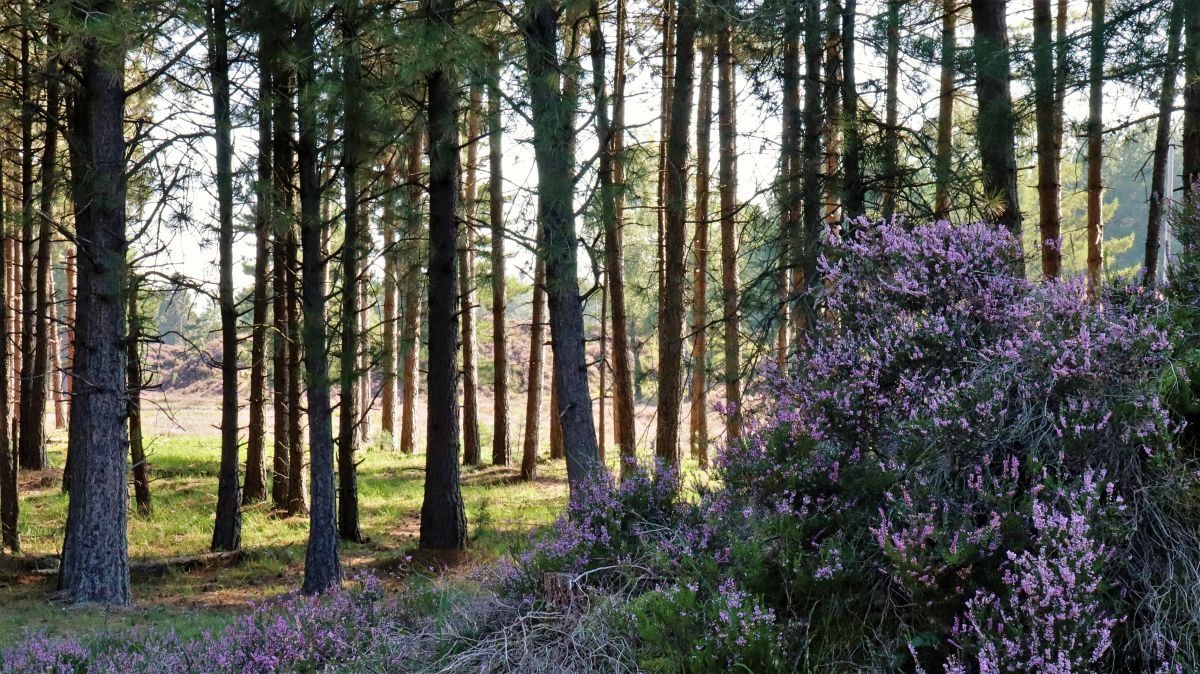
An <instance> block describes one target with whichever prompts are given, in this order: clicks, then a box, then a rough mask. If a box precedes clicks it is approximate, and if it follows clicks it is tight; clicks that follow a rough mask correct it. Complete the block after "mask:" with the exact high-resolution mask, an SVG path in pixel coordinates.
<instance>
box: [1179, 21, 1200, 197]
mask: <svg viewBox="0 0 1200 674" xmlns="http://www.w3.org/2000/svg"><path fill="white" fill-rule="evenodd" d="M1185 25H1186V28H1185V29H1184V30H1185V35H1186V36H1187V41H1186V46H1185V48H1184V52H1183V81H1184V82H1185V85H1184V88H1183V144H1182V145H1183V162H1182V164H1183V166H1182V169H1183V186H1184V199H1186V200H1189V201H1191V200H1193V199H1194V198H1195V197H1194V195H1193V194H1192V188H1193V186H1194V185H1195V184H1196V182H1197V181H1198V180H1200V6H1197V4H1196V3H1194V2H1189V3H1188V11H1187V18H1186V24H1185Z"/></svg>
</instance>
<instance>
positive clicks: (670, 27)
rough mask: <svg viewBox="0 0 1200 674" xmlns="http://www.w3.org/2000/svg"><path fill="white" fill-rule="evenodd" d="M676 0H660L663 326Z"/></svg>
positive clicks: (659, 207) (660, 291) (658, 265)
mask: <svg viewBox="0 0 1200 674" xmlns="http://www.w3.org/2000/svg"><path fill="white" fill-rule="evenodd" d="M676 3H677V0H663V10H662V17H661V20H662V50H663V51H662V75H661V79H662V92H661V98H660V99H659V120H658V174H657V178H658V185H657V190H658V194H657V200H656V201H655V204H656V206H657V208H656V210H655V216H656V217H657V218H658V236H657V238H656V239H655V242H656V244H657V246H658V249H657V254H656V255H655V258H654V260H655V271H656V272H657V273H658V295H656V296H655V297H656V298H657V301H658V304H657V307H656V310H657V323H658V325H662V312H663V304H664V300H665V297H666V278H667V276H666V275H667V267H666V259H667V258H666V248H665V246H666V208H667V206H666V203H667V196H666V189H667V171H668V168H667V152H668V150H667V143H668V141H669V139H670V136H671V101H672V100H673V95H672V93H671V87H672V86H673V85H674V83H675V54H676V48H675V39H676V36H675V28H676V25H675V23H676V18H675V15H676V11H677V10H676V9H675V5H676Z"/></svg>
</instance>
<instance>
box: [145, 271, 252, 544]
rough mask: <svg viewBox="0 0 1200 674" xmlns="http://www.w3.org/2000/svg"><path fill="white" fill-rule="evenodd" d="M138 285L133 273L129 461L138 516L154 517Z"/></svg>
mask: <svg viewBox="0 0 1200 674" xmlns="http://www.w3.org/2000/svg"><path fill="white" fill-rule="evenodd" d="M138 285H139V284H138V278H137V275H136V274H134V273H131V274H130V284H129V339H128V340H126V341H127V342H128V346H127V347H126V348H127V351H128V353H127V354H126V359H127V362H126V364H125V372H126V376H125V382H126V386H128V387H129V460H130V463H131V464H132V471H133V502H134V504H135V505H136V506H137V514H138V515H140V516H141V517H149V516H150V515H152V514H153V513H154V504H153V502H152V501H151V500H150V466H149V464H148V463H147V462H146V446H145V442H144V441H143V435H142V385H143V378H142V357H141V349H140V345H141V340H142V319H141V315H140V311H139V307H138V301H139V291H138ZM239 525H240V522H239ZM218 526H219V521H218ZM239 530H240V526H239Z"/></svg>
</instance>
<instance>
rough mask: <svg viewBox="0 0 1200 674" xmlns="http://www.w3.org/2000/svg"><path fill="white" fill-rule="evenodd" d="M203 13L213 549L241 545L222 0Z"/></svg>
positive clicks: (229, 124)
mask: <svg viewBox="0 0 1200 674" xmlns="http://www.w3.org/2000/svg"><path fill="white" fill-rule="evenodd" d="M208 11H209V15H208V20H209V24H208V44H209V47H208V49H209V64H210V65H209V67H210V68H211V75H212V99H213V122H214V126H215V127H216V147H217V211H218V214H219V215H218V218H219V221H220V225H219V227H220V230H219V233H218V247H219V249H220V283H219V302H218V304H219V306H220V310H221V468H220V473H219V475H218V478H217V479H218V482H217V516H216V525H215V526H214V528H213V537H212V546H211V547H212V549H213V550H237V549H238V548H240V547H241V545H242V511H241V501H242V499H241V493H240V489H241V480H240V479H239V476H238V469H239V468H240V466H239V464H238V357H237V348H238V334H237V318H238V317H237V304H236V303H235V301H234V298H233V139H232V138H231V134H232V128H233V123H232V120H231V118H230V112H229V45H228V37H227V34H226V32H225V30H226V28H225V12H226V7H225V0H211V2H210V3H209V8H208Z"/></svg>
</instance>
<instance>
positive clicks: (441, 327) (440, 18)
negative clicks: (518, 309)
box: [421, 0, 467, 550]
mask: <svg viewBox="0 0 1200 674" xmlns="http://www.w3.org/2000/svg"><path fill="white" fill-rule="evenodd" d="M425 7H426V9H427V11H428V21H429V22H430V28H431V30H434V31H435V32H436V34H437V35H438V37H439V39H442V40H444V39H448V36H445V35H442V34H441V31H442V30H449V29H450V28H451V27H452V26H453V22H454V10H455V0H426V4H425ZM426 82H427V84H426V86H427V91H428V96H429V105H428V110H429V118H428V125H429V318H428V321H429V392H428V397H429V402H428V406H429V412H428V423H427V430H426V436H425V437H426V447H427V448H426V452H425V496H424V501H423V503H422V504H421V547H422V548H423V549H434V550H461V549H462V548H464V547H466V544H467V517H466V513H465V511H464V510H463V501H462V489H461V486H460V484H459V473H458V451H459V438H458V430H459V428H458V423H459V420H458V367H457V364H456V363H455V362H454V361H455V351H456V350H457V348H456V347H457V345H458V322H457V321H456V320H455V316H454V312H455V302H456V301H457V299H458V288H457V285H458V283H457V278H456V276H455V272H456V269H455V262H456V260H455V258H456V257H457V252H458V251H457V248H458V225H459V222H458V111H457V110H456V109H455V89H456V86H457V85H456V83H455V81H454V78H453V75H452V74H451V71H449V70H442V69H435V70H433V71H432V72H431V73H430V74H429V77H428V79H427V81H426Z"/></svg>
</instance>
